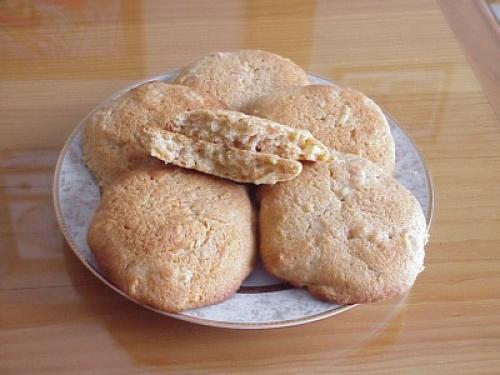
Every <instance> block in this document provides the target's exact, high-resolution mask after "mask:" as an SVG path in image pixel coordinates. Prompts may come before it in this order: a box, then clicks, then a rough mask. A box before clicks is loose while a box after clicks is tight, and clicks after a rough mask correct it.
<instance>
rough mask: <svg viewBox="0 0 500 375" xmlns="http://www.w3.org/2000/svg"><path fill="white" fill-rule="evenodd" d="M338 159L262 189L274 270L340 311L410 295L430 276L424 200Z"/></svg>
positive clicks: (371, 168)
mask: <svg viewBox="0 0 500 375" xmlns="http://www.w3.org/2000/svg"><path fill="white" fill-rule="evenodd" d="M334 157H335V160H333V161H331V162H316V163H310V164H307V165H304V170H303V171H302V173H301V174H300V176H298V177H297V178H296V179H294V180H291V181H286V182H283V183H280V184H278V185H276V186H265V187H262V188H260V191H259V195H260V199H261V205H260V253H261V257H262V260H263V263H264V265H265V267H266V269H267V270H268V271H269V272H270V273H272V274H273V275H275V276H277V277H280V278H282V279H285V280H288V281H289V282H291V283H292V284H294V285H297V286H304V287H306V288H307V289H308V290H309V291H310V292H311V293H312V294H313V295H315V296H318V297H320V298H322V299H325V300H328V301H331V302H334V303H338V304H355V303H367V302H374V301H379V300H383V299H386V298H390V297H392V296H395V295H400V294H403V293H405V292H407V291H408V290H409V289H410V288H411V286H412V285H413V283H414V282H415V279H416V277H417V275H418V274H419V273H420V272H421V271H422V270H423V269H424V266H423V262H424V254H425V253H424V245H425V242H426V240H427V231H426V221H425V218H424V215H423V213H422V209H421V207H420V205H419V203H418V201H417V200H416V199H415V197H414V196H413V195H412V194H411V193H410V192H409V191H408V190H406V189H405V188H404V187H403V186H402V185H400V184H399V183H398V182H397V181H396V180H395V179H394V178H392V177H391V176H389V175H387V174H385V173H384V172H383V171H382V170H381V169H380V168H379V167H377V166H376V165H375V164H373V163H371V162H369V161H368V160H365V159H362V158H359V157H356V156H349V155H341V154H338V155H337V154H336V155H334Z"/></svg>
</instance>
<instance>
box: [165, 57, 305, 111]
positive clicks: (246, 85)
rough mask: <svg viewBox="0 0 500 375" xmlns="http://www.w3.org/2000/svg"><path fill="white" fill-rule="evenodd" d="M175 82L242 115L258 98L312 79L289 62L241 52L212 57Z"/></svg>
mask: <svg viewBox="0 0 500 375" xmlns="http://www.w3.org/2000/svg"><path fill="white" fill-rule="evenodd" d="M174 82H175V83H178V84H182V85H187V86H190V87H192V88H194V89H196V90H198V91H200V92H206V93H208V94H210V95H213V96H214V97H216V98H217V99H219V100H220V101H222V102H223V103H225V104H226V105H227V106H228V107H229V108H230V109H234V110H238V111H240V110H242V109H243V108H245V107H246V106H247V105H248V103H250V102H252V101H253V100H255V99H256V98H258V97H259V96H262V95H269V94H271V93H272V92H274V91H275V90H278V89H281V88H283V87H288V86H298V85H307V84H308V83H309V79H308V78H307V74H306V73H305V72H304V70H303V69H302V68H301V67H299V66H298V65H297V64H295V63H294V62H293V61H291V60H289V59H287V58H284V57H281V56H279V55H275V54H273V53H270V52H265V51H260V50H239V51H232V52H213V53H210V54H208V55H206V56H204V57H202V58H200V59H199V60H197V61H195V62H194V63H192V64H191V65H189V66H188V67H186V68H184V69H183V70H181V71H180V72H179V74H178V75H177V78H176V79H175V81H174Z"/></svg>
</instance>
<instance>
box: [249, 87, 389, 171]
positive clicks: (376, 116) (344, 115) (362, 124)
mask: <svg viewBox="0 0 500 375" xmlns="http://www.w3.org/2000/svg"><path fill="white" fill-rule="evenodd" d="M247 111H248V113H250V114H251V115H254V116H260V117H264V118H267V119H270V120H273V121H276V122H279V123H281V124H285V125H288V126H291V127H295V128H302V129H307V130H309V131H310V132H311V133H312V135H313V136H314V137H316V138H317V139H318V140H320V141H321V142H323V143H324V144H325V145H326V146H327V147H330V148H331V149H333V150H335V151H338V152H343V153H348V154H354V155H358V156H361V157H363V158H365V159H368V160H370V161H372V162H374V163H375V164H377V165H378V166H380V167H381V168H383V169H384V170H385V171H386V172H387V173H392V170H393V169H394V163H395V147H394V140H393V138H392V136H391V132H390V129H389V125H388V123H387V119H386V118H385V116H384V114H383V112H382V110H381V109H380V108H379V107H378V106H377V105H376V104H375V102H373V101H372V100H371V99H369V98H368V97H366V96H365V95H363V94H361V93H359V92H356V91H354V90H351V89H342V88H338V87H335V86H328V85H309V86H302V87H296V88H292V89H288V90H282V91H280V92H278V93H275V94H272V95H270V96H268V97H265V98H261V99H258V100H257V101H255V102H254V103H253V104H252V105H250V106H249V107H248V109H247Z"/></svg>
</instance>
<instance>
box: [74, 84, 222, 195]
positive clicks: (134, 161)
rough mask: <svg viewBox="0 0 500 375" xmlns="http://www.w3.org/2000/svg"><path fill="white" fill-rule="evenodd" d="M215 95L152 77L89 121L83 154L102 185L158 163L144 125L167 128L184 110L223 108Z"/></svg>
mask: <svg viewBox="0 0 500 375" xmlns="http://www.w3.org/2000/svg"><path fill="white" fill-rule="evenodd" d="M221 106H222V105H221V103H219V102H218V101H217V100H215V99H214V98H212V97H210V96H208V95H206V94H200V93H197V92H196V91H194V90H192V89H190V88H189V87H186V86H181V85H173V84H169V83H165V82H162V81H151V82H147V83H145V84H143V85H140V86H138V87H136V88H134V89H132V90H129V91H127V92H126V93H124V94H123V95H120V96H119V97H118V98H115V99H114V100H111V101H110V102H108V103H106V104H105V105H104V106H103V107H101V108H99V109H98V110H97V111H96V112H95V113H93V114H92V115H91V116H90V118H88V119H87V120H86V122H85V127H84V130H83V138H82V148H83V157H84V160H85V163H86V164H87V166H88V167H89V169H90V170H91V171H92V172H93V174H94V176H95V177H96V179H97V181H98V183H99V184H100V185H101V186H106V185H108V184H109V183H110V182H111V181H113V179H114V178H116V177H117V176H118V175H119V174H121V173H123V172H125V171H128V170H131V169H133V168H135V167H136V166H139V165H142V164H151V163H154V162H155V160H154V158H151V157H150V156H149V155H148V154H147V153H146V152H145V151H144V149H143V148H142V147H141V145H140V143H139V140H138V138H139V132H140V129H141V128H142V127H148V128H164V127H165V124H166V123H167V122H169V121H171V120H172V119H173V118H174V117H175V116H176V115H177V114H179V113H180V112H183V111H186V110H189V109H195V108H221Z"/></svg>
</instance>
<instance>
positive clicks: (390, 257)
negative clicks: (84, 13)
mask: <svg viewBox="0 0 500 375" xmlns="http://www.w3.org/2000/svg"><path fill="white" fill-rule="evenodd" d="M82 146H83V151H84V158H85V162H86V164H87V166H88V168H89V169H90V170H91V171H92V173H93V174H94V176H95V178H96V180H97V181H98V183H99V185H100V186H101V188H102V198H101V202H100V205H99V207H98V209H97V211H96V213H95V216H94V218H93V221H92V223H91V225H90V228H89V231H88V243H89V246H90V248H91V249H92V251H93V253H94V255H95V258H96V260H97V262H98V264H99V266H100V268H101V269H102V271H103V272H104V273H105V274H106V275H107V276H108V278H109V279H110V280H111V281H112V282H113V283H114V284H115V285H116V286H117V287H118V288H120V289H121V290H123V291H124V292H125V293H127V294H128V295H129V296H131V297H132V298H134V299H135V300H137V301H138V302H141V303H144V304H147V305H149V306H152V307H154V308H156V309H160V310H163V311H166V312H171V313H176V312H180V311H184V310H188V309H193V308H196V307H200V306H205V305H209V304H214V303H217V302H220V301H222V300H224V299H226V298H228V297H229V296H231V295H232V294H233V293H235V292H236V291H237V290H238V289H239V287H240V285H241V283H242V282H243V280H244V279H245V278H246V277H247V276H248V275H249V273H250V272H251V270H252V267H253V265H254V262H255V258H256V256H257V253H259V254H260V257H261V259H262V262H263V264H264V266H265V268H266V270H267V271H268V272H269V273H271V274H273V275H274V276H276V277H279V278H281V279H283V280H286V281H287V282H289V283H290V284H292V285H294V286H297V287H303V288H306V289H307V290H308V291H309V292H310V293H311V294H312V295H313V296H315V297H317V298H320V299H322V300H326V301H330V302H333V303H337V304H355V303H368V302H375V301H380V300H383V299H387V298H390V297H392V296H396V295H400V294H403V293H405V292H407V291H408V290H409V289H410V288H411V286H412V285H413V283H414V282H415V279H416V277H417V275H418V274H419V273H420V272H421V271H422V270H423V268H424V267H423V263H424V245H425V243H426V240H427V228H426V221H425V218H424V215H423V213H422V209H421V208H420V205H419V203H418V202H417V200H416V199H415V197H414V196H413V195H412V194H411V193H410V192H409V191H408V190H406V189H405V188H404V187H403V186H401V185H400V184H399V183H398V182H397V181H396V180H395V179H394V178H393V177H392V172H393V169H394V163H395V149H394V140H393V138H392V136H391V133H390V129H389V126H388V123H387V120H386V118H385V116H384V114H383V113H382V111H381V110H380V108H379V107H378V106H377V105H376V104H375V103H374V102H373V101H372V100H371V99H369V98H368V97H366V96H365V95H363V94H361V93H359V92H356V91H353V90H351V89H347V88H340V87H337V86H330V85H314V84H311V83H310V82H309V80H308V76H307V74H306V73H305V72H304V70H302V69H301V68H300V67H299V66H297V65H296V64H295V63H293V62H292V61H290V60H289V59H286V58H283V57H281V56H278V55H275V54H272V53H268V52H264V51H257V50H241V51H234V52H216V53H211V54H209V55H207V56H205V57H203V58H201V59H200V60H198V61H195V62H194V63H193V64H191V65H190V66H187V67H186V68H184V69H183V70H181V71H180V72H179V73H178V74H177V76H176V77H175V78H174V80H173V82H168V83H167V82H162V81H151V82H148V83H145V84H143V85H140V86H138V87H136V88H134V89H132V90H130V91H128V92H127V93H125V94H123V95H121V96H120V97H118V98H116V99H114V100H113V101H111V102H108V103H106V105H105V106H103V107H101V108H100V109H99V110H97V111H96V112H94V114H93V115H92V116H91V117H90V118H89V119H88V120H87V122H86V124H85V129H84V136H83V144H82ZM254 190H257V191H256V194H253V192H254ZM252 197H253V198H252Z"/></svg>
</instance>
